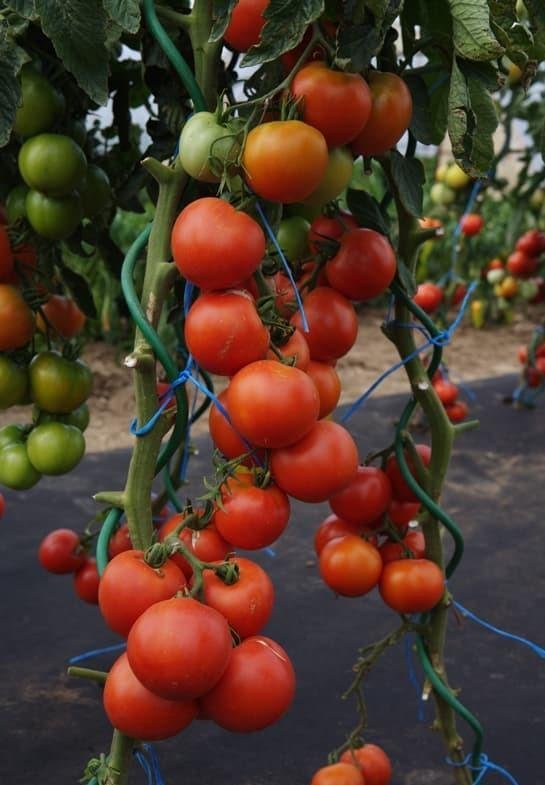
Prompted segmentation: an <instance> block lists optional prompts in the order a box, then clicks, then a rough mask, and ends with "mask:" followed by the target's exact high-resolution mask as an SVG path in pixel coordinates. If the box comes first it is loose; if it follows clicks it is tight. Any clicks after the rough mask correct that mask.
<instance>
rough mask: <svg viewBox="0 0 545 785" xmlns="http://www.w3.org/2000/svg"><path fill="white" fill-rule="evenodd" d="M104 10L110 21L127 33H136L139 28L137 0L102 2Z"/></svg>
mask: <svg viewBox="0 0 545 785" xmlns="http://www.w3.org/2000/svg"><path fill="white" fill-rule="evenodd" d="M102 5H103V6H104V10H105V11H106V13H107V14H108V16H109V17H110V19H111V20H112V21H114V22H115V23H116V24H118V25H119V26H120V27H121V28H122V29H123V30H126V31H127V32H128V33H137V32H138V29H139V28H140V4H139V2H138V0H102Z"/></svg>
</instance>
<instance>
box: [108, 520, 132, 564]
mask: <svg viewBox="0 0 545 785" xmlns="http://www.w3.org/2000/svg"><path fill="white" fill-rule="evenodd" d="M132 549H133V547H132V541H131V535H130V534H129V527H128V525H127V524H126V523H123V524H122V525H121V526H120V527H119V529H117V531H116V532H114V534H113V535H112V536H111V537H110V541H109V543H108V559H109V560H110V561H111V560H112V559H114V558H115V557H116V556H118V555H119V554H120V553H125V551H131V550H132Z"/></svg>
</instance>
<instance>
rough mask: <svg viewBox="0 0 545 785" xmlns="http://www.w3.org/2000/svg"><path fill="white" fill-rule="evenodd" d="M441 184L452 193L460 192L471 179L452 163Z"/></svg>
mask: <svg viewBox="0 0 545 785" xmlns="http://www.w3.org/2000/svg"><path fill="white" fill-rule="evenodd" d="M443 182H444V183H445V185H448V187H449V188H452V189H453V190H454V191H460V190H462V189H463V188H466V187H467V186H468V185H469V184H470V182H471V177H470V176H469V175H468V174H466V173H465V172H464V170H463V169H462V168H461V167H460V166H458V164H456V163H454V164H451V165H450V166H449V167H448V169H447V171H446V174H445V177H444V180H443Z"/></svg>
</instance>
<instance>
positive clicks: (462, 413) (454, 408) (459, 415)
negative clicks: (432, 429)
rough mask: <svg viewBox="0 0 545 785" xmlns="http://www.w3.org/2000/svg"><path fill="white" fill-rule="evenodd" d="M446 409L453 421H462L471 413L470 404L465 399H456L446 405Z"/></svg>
mask: <svg viewBox="0 0 545 785" xmlns="http://www.w3.org/2000/svg"><path fill="white" fill-rule="evenodd" d="M445 411H446V413H447V416H448V418H449V420H450V421H451V422H461V421H462V420H465V418H466V417H467V415H468V414H469V406H468V405H467V403H466V402H465V401H456V402H455V403H451V404H449V405H448V406H445Z"/></svg>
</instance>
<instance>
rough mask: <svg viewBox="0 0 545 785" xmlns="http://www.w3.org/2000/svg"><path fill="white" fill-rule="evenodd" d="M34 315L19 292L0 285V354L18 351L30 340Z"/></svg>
mask: <svg viewBox="0 0 545 785" xmlns="http://www.w3.org/2000/svg"><path fill="white" fill-rule="evenodd" d="M33 332H34V315H33V313H32V311H31V310H30V308H29V307H28V305H27V304H26V302H25V300H24V299H23V296H22V294H21V292H20V291H19V290H18V289H16V288H15V287H14V286H10V285H9V284H5V283H2V284H0V352H9V351H11V350H13V349H20V348H21V347H23V346H24V345H25V344H27V343H28V342H29V341H30V339H31V338H32V334H33Z"/></svg>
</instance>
